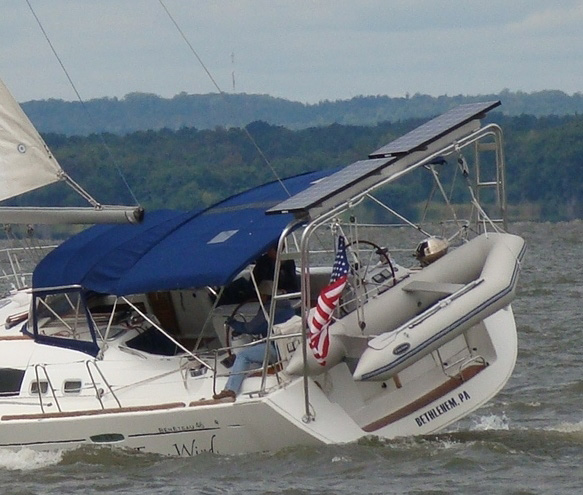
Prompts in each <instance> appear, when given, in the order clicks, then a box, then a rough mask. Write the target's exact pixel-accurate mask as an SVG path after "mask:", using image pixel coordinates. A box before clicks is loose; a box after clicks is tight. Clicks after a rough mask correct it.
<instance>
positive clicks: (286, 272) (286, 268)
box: [253, 254, 299, 293]
mask: <svg viewBox="0 0 583 495" xmlns="http://www.w3.org/2000/svg"><path fill="white" fill-rule="evenodd" d="M253 277H254V278H255V280H256V282H257V284H259V283H261V281H262V280H275V260H274V259H273V258H271V257H270V256H269V255H268V254H264V255H262V256H261V257H260V258H259V259H258V260H257V263H255V268H253ZM277 288H278V289H283V290H285V291H286V292H288V293H290V292H298V290H299V289H298V279H297V274H296V264H295V262H294V260H285V261H282V262H281V265H280V270H279V282H278V284H277Z"/></svg>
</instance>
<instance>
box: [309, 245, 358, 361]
mask: <svg viewBox="0 0 583 495" xmlns="http://www.w3.org/2000/svg"><path fill="white" fill-rule="evenodd" d="M348 268H349V265H348V258H347V256H346V242H345V240H344V236H339V237H338V250H337V251H336V258H335V260H334V265H333V267H332V275H331V277H330V283H329V285H328V286H326V287H325V288H324V289H322V291H321V292H320V296H319V297H318V302H317V304H316V308H315V309H314V312H313V315H312V316H311V317H310V319H309V320H308V327H309V331H310V335H309V345H310V348H311V349H312V352H313V353H314V357H315V358H316V360H317V361H318V363H320V364H321V365H322V366H324V365H325V364H326V357H327V356H328V351H329V349H330V335H329V333H328V327H329V326H330V321H331V320H332V313H333V312H334V310H335V309H336V307H337V306H338V302H339V301H340V296H341V295H342V291H343V290H344V287H345V286H346V281H347V280H348Z"/></svg>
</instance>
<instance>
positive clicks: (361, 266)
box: [346, 239, 397, 286]
mask: <svg viewBox="0 0 583 495" xmlns="http://www.w3.org/2000/svg"><path fill="white" fill-rule="evenodd" d="M362 245H364V246H367V249H365V250H361V249H360V246H362ZM352 246H357V248H358V249H351V248H352ZM346 248H347V250H348V251H349V252H350V255H349V260H348V262H349V263H350V269H351V272H352V274H353V275H354V276H355V277H357V278H358V279H359V280H360V282H361V283H363V284H364V283H366V280H367V275H368V274H369V272H370V270H371V269H372V268H374V267H376V266H378V265H379V264H381V265H387V266H388V267H389V270H390V271H391V276H392V277H393V286H394V285H395V284H396V282H397V279H396V276H395V268H394V267H393V263H392V262H391V258H390V257H389V251H388V249H387V248H383V247H380V246H379V245H378V244H375V243H374V242H372V241H367V240H364V239H363V240H360V239H359V240H354V241H352V242H349V243H348V244H347V245H346ZM367 252H368V255H367V256H363V255H365V254H366V253H367ZM361 258H362V259H361Z"/></svg>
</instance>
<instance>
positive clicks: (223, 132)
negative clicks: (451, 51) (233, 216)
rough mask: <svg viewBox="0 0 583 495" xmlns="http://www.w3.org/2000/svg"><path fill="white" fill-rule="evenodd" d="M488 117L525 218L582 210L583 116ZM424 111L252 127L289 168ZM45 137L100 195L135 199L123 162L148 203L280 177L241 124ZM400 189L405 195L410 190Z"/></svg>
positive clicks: (367, 139)
mask: <svg viewBox="0 0 583 495" xmlns="http://www.w3.org/2000/svg"><path fill="white" fill-rule="evenodd" d="M489 118H490V120H492V121H494V122H496V123H498V124H499V125H501V127H502V128H503V130H504V133H505V150H506V161H507V177H508V199H509V203H510V204H511V205H514V206H515V207H517V206H521V207H522V209H521V211H522V213H521V214H522V215H524V214H525V213H524V212H525V211H526V212H527V213H526V214H527V215H530V216H529V219H542V220H562V219H573V218H582V217H583V182H582V181H581V179H580V176H581V172H583V116H563V117H556V116H555V117H534V116H517V117H512V116H505V115H502V114H500V113H492V114H491V115H490V117H489ZM423 121H425V119H421V120H420V119H413V120H407V121H402V122H396V123H390V122H384V123H380V124H376V125H373V126H347V125H339V124H332V125H328V126H323V127H314V128H309V129H303V130H290V129H287V128H285V127H283V126H274V125H270V124H267V123H264V122H254V123H251V124H249V125H248V126H247V127H246V129H247V131H248V133H249V134H250V135H251V136H252V137H253V139H254V140H255V141H256V143H257V145H258V146H259V147H260V148H261V150H262V152H263V153H264V155H265V157H267V159H268V160H269V162H270V165H271V167H272V168H273V169H274V170H275V171H276V172H277V174H278V175H279V176H280V177H287V176H290V175H294V174H297V173H300V172H304V171H308V170H315V169H323V168H330V167H336V166H339V165H347V164H350V163H352V162H354V161H356V160H359V159H362V158H364V157H366V156H367V155H368V153H370V152H371V151H372V150H374V149H377V148H378V147H380V146H381V145H384V144H386V143H388V142H390V141H391V140H393V139H395V138H396V137H398V136H401V135H402V134H404V133H405V132H407V131H408V130H410V129H412V128H413V127H415V126H417V125H419V124H420V123H422V122H423ZM44 137H45V139H46V141H47V144H48V145H49V147H50V148H51V149H52V150H53V152H54V154H55V156H56V157H57V158H58V159H59V161H60V163H61V164H62V166H63V168H65V170H67V172H68V173H70V174H71V176H72V177H73V178H74V179H75V180H77V181H78V182H80V183H82V184H83V185H84V186H85V187H86V188H87V190H88V191H89V192H90V193H92V194H93V195H95V196H96V197H97V198H98V199H99V200H100V201H102V202H103V203H120V202H125V203H128V202H129V203H132V198H131V195H130V194H129V193H128V191H127V189H126V187H125V185H124V183H123V181H122V180H121V178H120V176H119V174H118V173H117V168H119V169H120V170H121V171H122V172H123V175H124V176H125V179H126V180H127V182H128V183H129V184H130V186H131V188H132V190H133V193H134V194H135V196H136V197H137V199H138V200H139V202H140V203H141V204H142V205H143V206H144V207H146V209H156V208H184V209H190V208H197V207H202V206H205V205H208V204H210V203H212V202H215V201H217V200H219V199H222V198H225V197H227V196H229V195H231V194H233V193H236V192H239V191H241V190H244V189H247V188H249V187H251V186H254V185H258V184H261V183H264V182H267V181H271V180H273V179H274V175H273V173H272V171H271V168H270V166H268V165H266V163H265V162H264V160H263V158H262V157H261V156H260V154H259V152H258V151H257V149H256V148H255V146H254V144H253V143H252V142H251V140H250V139H249V137H248V135H247V133H246V132H245V130H244V129H241V128H230V129H225V128H217V129H214V130H197V129H195V128H182V129H180V130H177V131H173V130H169V129H163V130H159V131H139V132H134V133H130V134H127V135H125V136H121V135H115V134H103V135H97V134H93V135H90V136H88V137H80V136H76V137H67V136H65V135H58V134H46V135H45V136H44ZM415 187H419V186H418V185H416V186H415ZM400 195H401V197H402V198H403V201H406V198H407V191H406V190H401V191H400ZM73 198H74V195H73V194H69V193H68V192H65V190H64V189H63V188H62V185H57V186H51V187H48V188H47V189H46V190H42V191H39V192H34V193H31V194H28V195H27V196H26V197H23V198H19V203H21V204H26V205H30V204H42V205H53V204H58V205H64V204H72V203H71V202H72V200H73ZM75 204H78V203H75ZM525 206H529V208H525ZM515 210H516V208H515Z"/></svg>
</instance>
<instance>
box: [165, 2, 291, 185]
mask: <svg viewBox="0 0 583 495" xmlns="http://www.w3.org/2000/svg"><path fill="white" fill-rule="evenodd" d="M158 1H159V2H160V5H161V6H162V8H163V9H164V10H165V12H166V14H167V15H168V17H169V18H170V20H171V21H172V23H173V24H174V26H175V27H176V29H177V30H178V32H179V33H180V36H182V39H183V40H184V42H185V43H186V44H187V45H188V48H189V49H190V51H191V52H192V54H193V55H194V56H195V57H196V59H197V60H198V63H199V64H200V65H201V67H202V68H203V69H204V71H205V72H206V74H207V76H208V77H209V79H210V80H211V82H212V83H213V86H214V87H215V88H216V90H217V91H218V92H219V94H220V95H221V97H223V99H224V100H225V102H226V103H227V104H228V108H231V107H230V106H229V105H230V103H229V100H228V98H227V97H226V95H227V93H225V92H224V91H223V90H222V89H221V88H220V87H219V85H218V84H217V82H216V81H215V79H214V77H213V76H212V74H211V73H210V71H209V70H208V69H207V67H206V65H205V63H204V62H203V60H202V58H201V57H200V56H199V55H198V53H197V52H196V50H195V49H194V47H193V46H192V44H191V43H190V41H189V40H188V38H187V37H186V35H185V34H184V31H182V29H181V28H180V26H179V25H178V23H177V22H176V20H175V19H174V17H173V16H172V14H171V13H170V11H169V10H168V8H167V7H166V5H165V4H164V2H163V0H158ZM242 129H243V132H244V133H245V135H246V136H247V138H248V139H249V141H251V143H252V144H253V146H254V147H255V149H256V151H257V153H259V156H260V157H261V159H262V160H263V161H264V162H265V164H266V165H267V166H268V167H269V169H270V170H271V173H272V174H273V176H274V177H275V179H276V180H277V182H279V184H280V185H281V187H282V188H283V190H284V191H285V192H286V194H287V195H288V196H291V193H290V192H289V190H288V189H287V187H286V186H285V184H284V183H283V181H282V180H281V178H280V177H279V174H278V173H277V171H276V170H275V168H274V167H273V165H272V164H271V162H270V161H269V160H268V158H267V156H265V153H263V150H262V149H261V147H260V146H259V145H258V144H257V142H256V141H255V139H254V138H253V136H252V135H251V133H250V132H249V130H248V129H247V128H246V127H243V128H242Z"/></svg>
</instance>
